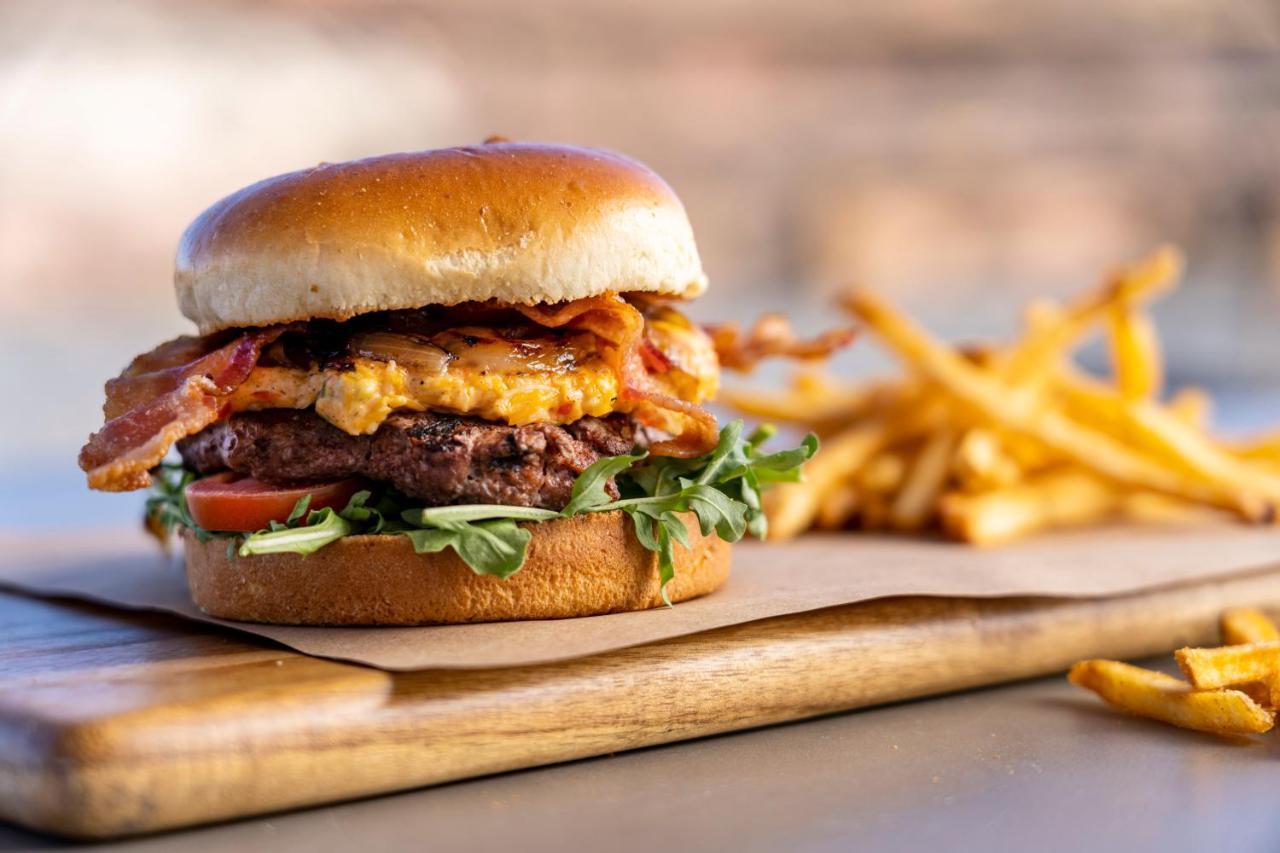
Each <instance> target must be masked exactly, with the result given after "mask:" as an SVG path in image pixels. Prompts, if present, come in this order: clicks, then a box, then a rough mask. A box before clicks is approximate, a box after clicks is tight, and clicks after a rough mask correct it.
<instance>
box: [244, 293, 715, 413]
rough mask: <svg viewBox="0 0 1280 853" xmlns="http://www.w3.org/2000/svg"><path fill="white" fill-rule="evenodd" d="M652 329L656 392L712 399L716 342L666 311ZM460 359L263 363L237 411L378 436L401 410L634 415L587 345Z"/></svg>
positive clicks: (484, 351)
mask: <svg viewBox="0 0 1280 853" xmlns="http://www.w3.org/2000/svg"><path fill="white" fill-rule="evenodd" d="M649 331H650V333H651V334H650V340H651V341H652V342H653V345H654V346H655V347H657V349H658V350H659V351H660V352H661V353H662V355H663V356H665V357H666V359H667V361H668V362H669V363H670V369H668V370H666V371H665V372H660V373H655V374H652V376H653V379H654V381H655V382H656V383H657V384H658V386H659V387H660V388H662V389H663V390H664V391H665V392H666V393H669V394H671V395H672V396H675V397H678V398H679V399H682V400H687V401H688V402H690V403H701V402H703V401H704V400H707V399H710V398H711V397H712V396H714V394H715V392H716V386H717V384H718V380H719V363H718V361H717V359H716V353H715V348H714V346H713V345H712V343H711V340H710V338H708V337H707V335H706V334H705V333H704V332H702V330H701V329H699V328H698V327H696V326H694V325H693V324H692V323H690V322H689V321H688V320H686V319H685V318H684V317H683V316H681V315H680V314H678V313H676V312H675V311H674V310H669V309H668V310H665V311H664V312H663V313H661V314H660V315H658V316H655V317H653V318H652V319H651V320H650V326H649ZM564 352H565V353H568V352H569V350H565V351H564ZM459 353H460V354H459ZM453 354H454V357H453V358H451V359H450V360H449V361H447V362H446V363H445V365H444V366H443V368H442V369H437V370H430V369H425V368H410V367H407V366H403V365H401V364H397V363H396V362H395V361H383V360H376V359H372V358H356V359H354V360H353V362H352V367H351V368H350V369H345V370H322V371H310V370H304V369H300V368H292V367H271V366H261V365H260V366H258V367H256V368H255V369H254V370H253V372H252V373H250V374H249V377H248V380H247V381H246V382H245V383H244V384H243V385H241V386H240V388H239V389H237V390H236V392H235V393H234V394H233V395H232V396H231V398H230V408H231V411H233V412H242V411H254V410H261V409H273V408H285V409H305V408H309V407H312V406H314V407H315V411H316V413H317V414H319V415H320V416H321V417H322V418H324V419H325V420H327V421H328V422H329V423H331V424H333V425H334V426H336V427H338V428H339V429H341V430H343V431H344V432H346V433H349V434H350V435H371V434H372V433H374V432H376V431H377V429H378V427H379V426H380V425H381V424H382V422H383V421H384V420H386V419H387V416H388V415H390V414H391V413H392V412H394V411H397V410H408V411H417V412H421V411H427V410H433V411H444V412H453V413H457V414H466V415H473V416H475V417H479V418H484V419H485V420H490V421H499V422H505V423H509V424H512V425H514V426H520V425H523V424H531V423H559V424H565V423H572V422H573V421H576V420H578V419H579V418H582V417H584V416H587V415H592V416H595V417H603V416H605V415H608V414H610V413H612V412H614V411H631V410H632V405H634V404H630V405H629V404H625V403H619V401H618V399H617V398H618V377H617V375H616V374H615V373H614V371H613V369H612V368H610V367H609V365H608V364H607V363H606V362H605V360H604V359H603V358H602V357H601V355H600V354H599V353H598V352H596V351H592V350H589V349H587V348H585V347H582V346H576V347H574V348H573V349H572V359H571V360H569V361H564V360H560V359H554V358H548V359H539V358H535V357H530V356H529V354H528V353H526V354H525V356H524V357H523V358H522V359H520V360H516V361H513V362H510V363H504V360H503V359H502V358H499V357H495V352H494V350H493V348H492V347H491V346H489V345H486V346H476V345H474V344H469V345H467V346H463V347H456V346H455V347H454V350H453ZM502 354H503V353H502V352H498V355H502Z"/></svg>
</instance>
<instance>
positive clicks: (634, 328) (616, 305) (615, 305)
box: [515, 293, 719, 458]
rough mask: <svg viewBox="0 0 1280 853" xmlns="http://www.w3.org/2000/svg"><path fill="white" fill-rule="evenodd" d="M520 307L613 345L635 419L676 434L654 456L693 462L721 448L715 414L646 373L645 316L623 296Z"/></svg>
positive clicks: (622, 392)
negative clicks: (663, 387) (668, 390)
mask: <svg viewBox="0 0 1280 853" xmlns="http://www.w3.org/2000/svg"><path fill="white" fill-rule="evenodd" d="M515 307H516V310H518V311H519V312H520V313H521V314H523V315H524V316H526V317H528V318H529V319H530V320H532V321H533V322H535V323H537V324H538V325H540V326H547V327H549V328H558V327H561V326H567V327H569V328H574V329H583V330H585V331H588V332H591V333H593V334H594V335H595V336H596V337H598V338H600V339H601V340H602V341H604V342H606V343H607V344H609V345H610V346H609V347H607V348H606V349H607V352H608V357H609V358H610V360H611V362H612V364H611V366H612V367H613V369H614V371H615V372H616V373H617V374H618V384H619V394H618V398H619V400H622V401H627V402H631V403H634V404H637V405H636V406H635V407H634V409H633V410H632V414H634V415H635V417H636V418H637V419H638V420H639V421H640V422H641V423H644V424H646V425H647V426H652V427H655V428H657V429H661V430H663V431H664V432H671V433H673V434H674V437H673V438H672V439H670V440H668V441H659V442H654V443H653V444H651V445H650V446H649V449H650V451H652V452H653V453H655V454H657V455H659V456H678V457H682V458H691V457H694V456H701V455H702V454H704V453H708V452H710V451H711V450H712V448H714V447H715V446H716V441H717V439H718V438H719V431H718V429H717V425H716V418H715V415H713V414H711V413H710V412H708V411H707V410H706V409H703V408H702V407H700V406H697V405H695V404H693V403H690V402H687V401H685V400H681V399H679V398H677V397H673V396H671V395H670V394H666V393H663V392H662V391H661V390H659V389H658V387H657V385H656V384H655V383H654V381H653V378H652V377H651V376H650V374H649V371H648V370H647V369H646V368H645V360H644V354H643V348H644V346H645V343H646V341H645V337H644V330H645V323H644V316H643V315H642V314H641V313H640V312H639V311H638V310H637V309H636V308H635V306H633V305H631V304H630V303H628V302H627V301H626V300H624V299H623V298H622V297H620V296H618V295H617V294H612V293H611V294H607V295H604V296H593V297H590V298H588V299H578V300H575V301H573V302H569V303H566V304H564V305H560V306H558V307H556V308H549V307H546V306H543V305H520V306H515ZM673 426H674V427H675V428H674V429H673V428H672V427H673Z"/></svg>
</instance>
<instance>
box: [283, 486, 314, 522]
mask: <svg viewBox="0 0 1280 853" xmlns="http://www.w3.org/2000/svg"><path fill="white" fill-rule="evenodd" d="M310 506H311V493H310V492H308V493H307V494H305V495H303V496H302V497H300V498H298V502H297V503H296V504H294V505H293V509H291V510H290V511H289V517H288V518H286V519H285V520H284V526H285V527H293V526H294V525H295V524H297V523H298V522H299V521H302V517H303V516H305V515H306V514H307V509H309V508H310Z"/></svg>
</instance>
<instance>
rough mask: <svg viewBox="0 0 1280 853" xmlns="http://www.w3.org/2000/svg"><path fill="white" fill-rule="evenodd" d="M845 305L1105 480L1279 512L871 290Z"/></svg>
mask: <svg viewBox="0 0 1280 853" xmlns="http://www.w3.org/2000/svg"><path fill="white" fill-rule="evenodd" d="M845 306H846V307H847V308H848V309H849V310H850V311H851V312H852V313H853V314H854V315H855V316H857V317H858V318H860V319H861V320H862V321H863V322H864V323H866V325H867V326H868V327H869V328H870V329H871V330H872V331H874V332H875V333H876V334H878V335H879V337H880V338H881V340H883V341H884V342H885V343H886V344H887V345H888V346H889V347H890V348H891V349H892V350H894V351H895V352H896V353H897V354H898V355H899V357H901V358H902V359H903V360H904V361H905V362H906V363H907V364H908V365H910V366H911V367H912V368H914V369H915V370H917V371H919V372H921V373H923V374H924V375H925V376H927V377H928V378H929V379H932V380H933V381H935V382H937V383H938V384H939V385H941V386H943V387H944V388H945V389H946V390H947V392H948V393H949V394H951V395H952V396H953V397H955V398H956V399H957V400H959V401H961V402H962V403H964V404H965V405H967V406H969V407H971V408H973V409H974V410H976V411H977V412H978V413H979V414H981V416H983V417H985V418H987V419H989V420H991V421H994V422H996V423H998V424H1001V425H1003V426H1005V427H1007V428H1009V429H1011V430H1013V431H1015V432H1018V433H1021V434H1023V435H1025V436H1028V437H1030V438H1033V439H1035V440H1037V441H1039V442H1040V443H1042V444H1044V445H1046V446H1047V447H1049V448H1051V449H1052V450H1054V451H1056V452H1058V453H1061V454H1062V455H1064V456H1066V457H1068V458H1069V459H1071V460H1072V461H1074V462H1075V463H1076V464H1078V465H1080V466H1082V467H1084V468H1086V469H1088V470H1091V471H1093V472H1095V473H1096V474H1099V475H1101V476H1103V477H1105V478H1106V479H1109V480H1111V481H1113V482H1116V483H1119V484H1122V485H1126V486H1128V487H1130V488H1135V489H1150V490H1152V491H1156V492H1162V493H1165V494H1169V495H1173V496H1175V497H1182V498H1186V499H1188V500H1193V501H1198V502H1201V503H1207V504H1211V505H1213V506H1220V507H1223V508H1227V509H1231V510H1233V511H1235V512H1237V513H1239V514H1240V515H1241V516H1242V517H1244V518H1246V519H1248V520H1252V521H1263V520H1266V521H1270V520H1272V519H1273V518H1274V509H1273V504H1272V502H1271V501H1270V500H1268V498H1267V496H1266V495H1264V494H1259V493H1258V492H1257V491H1256V490H1255V489H1253V488H1251V487H1250V485H1251V484H1246V483H1238V482H1235V481H1234V480H1232V479H1229V478H1227V477H1225V476H1223V475H1221V473H1220V475H1219V476H1215V477H1214V478H1212V479H1207V480H1206V479H1202V478H1199V477H1195V476H1190V475H1188V474H1187V473H1186V472H1183V471H1177V470H1173V469H1171V468H1170V467H1169V466H1167V465H1163V464H1160V462H1158V461H1155V460H1152V459H1151V458H1150V457H1148V456H1145V455H1143V454H1141V453H1139V452H1137V451H1135V450H1133V449H1132V448H1130V447H1129V446H1127V445H1126V444H1124V443H1123V442H1121V441H1120V440H1118V439H1116V438H1114V437H1112V436H1111V435H1109V434H1107V433H1105V432H1101V431H1099V430H1096V429H1091V428H1089V427H1085V426H1083V425H1081V424H1078V423H1076V422H1075V421H1073V420H1071V419H1069V418H1068V417H1067V416H1066V415H1064V414H1063V413H1061V412H1059V411H1057V410H1055V409H1053V408H1050V407H1047V406H1046V405H1045V404H1044V402H1043V400H1042V399H1041V398H1040V395H1039V394H1037V393H1028V392H1027V391H1026V390H1024V389H1019V388H1017V387H1014V386H1010V385H1009V384H1008V383H1006V382H1001V381H1000V380H998V379H996V378H993V377H992V376H990V375H989V374H988V373H987V372H984V371H983V370H981V369H979V368H977V367H974V366H973V365H971V364H969V363H968V362H967V361H965V360H964V359H963V358H961V357H960V356H959V355H957V354H956V353H955V352H954V351H953V350H951V349H950V348H948V347H946V346H944V345H942V344H941V343H939V342H937V341H935V340H934V339H933V338H931V337H930V336H929V335H927V334H926V333H925V332H924V331H923V330H921V329H919V328H918V327H916V326H915V325H914V324H913V323H911V322H910V321H908V320H906V319H905V318H904V317H902V316H901V315H899V314H897V313H896V312H894V311H893V310H892V309H891V308H889V306H888V305H887V304H885V303H884V302H882V301H881V300H880V299H878V298H877V297H875V296H873V295H871V294H870V293H867V292H865V291H860V292H855V293H853V294H851V295H850V296H848V297H847V298H846V300H845Z"/></svg>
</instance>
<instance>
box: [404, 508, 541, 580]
mask: <svg viewBox="0 0 1280 853" xmlns="http://www.w3.org/2000/svg"><path fill="white" fill-rule="evenodd" d="M403 535H405V536H407V537H409V541H411V542H412V543H413V550H415V551H417V552H418V553H419V554H424V553H434V552H437V551H443V550H444V549H445V548H452V549H453V550H454V551H456V552H457V554H458V556H459V557H461V558H462V562H464V563H466V564H467V565H468V566H470V567H471V571H473V572H475V573H476V574H478V575H494V576H496V577H499V578H502V579H504V580H505V579H506V578H509V577H511V576H512V575H513V574H515V573H516V572H518V571H519V570H520V567H521V566H523V565H524V558H525V555H526V553H527V552H528V548H529V540H530V539H531V538H532V536H533V535H532V534H531V533H530V532H529V531H528V530H526V529H525V528H523V527H521V526H519V525H518V524H516V523H515V521H513V520H511V519H509V518H500V519H495V520H493V521H483V522H479V523H476V524H468V523H449V522H446V523H445V525H444V526H441V527H435V528H426V529H422V530H406V531H404V533H403Z"/></svg>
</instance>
